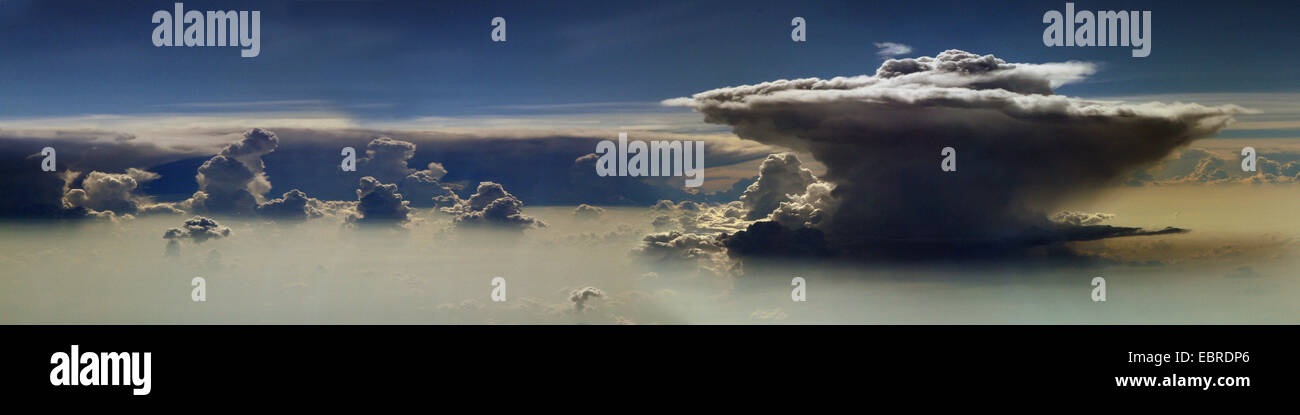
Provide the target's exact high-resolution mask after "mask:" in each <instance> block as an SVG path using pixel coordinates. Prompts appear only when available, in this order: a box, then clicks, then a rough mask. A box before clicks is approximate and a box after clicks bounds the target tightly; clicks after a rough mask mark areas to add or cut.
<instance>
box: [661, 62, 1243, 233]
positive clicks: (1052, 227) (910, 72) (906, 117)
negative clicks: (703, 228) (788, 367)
mask: <svg viewBox="0 0 1300 415" xmlns="http://www.w3.org/2000/svg"><path fill="white" fill-rule="evenodd" d="M1093 70H1094V69H1093V67H1092V66H1091V65H1088V64H1083V63H1074V62H1071V63H1056V64H1020V63H1017V64H1010V63H1006V62H1004V61H1002V60H1001V59H997V58H995V57H993V56H991V55H984V56H978V55H975V54H971V53H967V52H962V51H947V52H944V53H942V54H940V55H939V56H937V57H935V58H919V59H915V60H907V59H903V60H890V61H887V62H886V63H885V64H883V65H882V66H881V69H880V70H879V71H878V72H877V74H876V75H875V76H858V77H852V78H835V79H831V80H821V79H816V78H810V79H798V80H792V81H784V80H783V81H775V82H767V83H763V84H758V85H745V86H738V87H730V88H722V89H716V90H712V91H706V92H702V93H699V94H696V95H694V96H693V97H691V98H678V99H673V100H668V101H665V103H666V104H668V105H680V106H688V107H691V108H693V109H695V110H696V111H699V112H701V113H703V114H704V116H705V120H706V121H708V122H711V123H717V124H726V125H730V126H732V127H733V131H734V132H735V133H736V134H737V135H739V136H740V137H742V138H746V139H750V140H755V141H758V142H761V143H765V144H771V145H778V146H784V147H788V148H791V149H794V150H796V151H806V152H809V153H811V154H812V155H813V157H815V158H816V159H817V161H819V162H821V163H823V164H824V165H825V166H826V168H827V170H826V174H825V176H824V177H821V179H823V180H825V181H826V184H829V186H825V185H820V184H814V185H810V187H811V186H822V187H831V188H833V190H831V191H830V193H829V195H827V196H828V197H829V198H823V197H819V198H818V200H819V201H820V203H821V204H822V206H821V207H820V208H818V209H804V211H806V212H808V213H810V214H811V213H814V211H815V213H816V214H817V215H819V218H818V219H817V220H811V219H812V218H798V216H799V215H798V213H799V210H798V209H790V210H788V211H786V212H783V214H786V216H787V217H786V218H785V220H784V221H783V223H798V222H800V220H799V219H807V220H804V221H803V222H804V223H806V224H807V226H810V227H812V228H814V229H816V230H819V231H821V232H822V233H823V234H824V238H825V240H826V243H827V246H829V247H831V249H832V250H834V251H838V252H840V253H846V254H856V253H869V252H872V251H900V250H901V251H903V252H909V251H910V252H930V253H933V254H936V255H940V254H944V253H957V252H959V251H963V250H966V248H971V247H981V246H987V247H993V249H994V250H1005V249H1013V248H1014V247H1018V246H1031V245H1037V244H1044V243H1051V242H1059V241H1069V240H1084V239H1096V238H1100V237H1105V236H1106V235H1107V233H1108V232H1109V233H1110V234H1112V235H1115V236H1122V235H1132V234H1135V233H1141V231H1140V230H1138V231H1134V230H1132V229H1130V228H1113V227H1104V226H1101V227H1076V226H1070V225H1060V224H1056V223H1053V222H1051V221H1050V220H1048V219H1047V217H1046V214H1045V212H1050V211H1054V210H1055V208H1056V205H1057V204H1058V203H1059V202H1060V201H1061V200H1062V199H1063V198H1065V197H1066V196H1070V195H1076V194H1079V193H1082V192H1089V191H1093V190H1096V189H1099V188H1101V187H1102V186H1105V185H1109V184H1113V183H1116V182H1118V181H1119V180H1120V179H1121V178H1122V177H1124V176H1125V175H1127V174H1129V173H1131V172H1133V171H1135V170H1137V169H1138V168H1140V167H1143V166H1146V165H1150V164H1151V163H1154V162H1156V161H1158V160H1161V159H1162V158H1164V157H1165V156H1167V155H1168V154H1170V153H1171V152H1172V151H1174V150H1175V149H1177V148H1179V147H1182V146H1184V145H1186V144H1188V143H1190V142H1191V141H1192V140H1194V139H1197V138H1201V137H1205V136H1208V135H1212V134H1214V133H1215V132H1217V131H1219V130H1220V129H1222V128H1223V127H1224V126H1226V125H1227V123H1228V122H1230V120H1231V116H1232V115H1233V114H1236V113H1239V112H1241V111H1242V109H1241V108H1240V107H1236V106H1223V107H1206V106H1201V105H1197V104H1182V103H1175V104H1162V103H1154V102H1153V103H1145V104H1126V103H1118V102H1103V101H1090V100H1083V99H1078V98H1070V97H1064V96H1059V95H1054V94H1053V92H1052V89H1051V88H1052V87H1053V86H1057V85H1060V84H1063V83H1068V82H1073V81H1077V80H1079V79H1081V77H1082V76H1084V75H1087V74H1090V73H1091V72H1093ZM945 147H953V148H955V149H956V151H957V164H956V165H957V171H955V172H944V171H941V169H940V161H941V156H940V150H941V149H943V148H945ZM810 190H811V189H810ZM805 196H812V195H810V194H809V195H805ZM791 207H796V206H791ZM778 210H779V208H778ZM1157 232H1165V231H1157ZM749 234H762V235H771V232H758V233H753V232H751V233H749ZM749 234H747V235H749ZM804 236H806V235H804ZM768 237H769V238H770V237H771V236H768ZM730 243H731V244H737V243H739V242H736V241H732V242H730ZM753 245H755V246H761V245H763V244H762V243H756V244H753ZM899 247H902V248H901V249H900V248H899ZM909 247H911V248H909ZM913 248H914V249H913Z"/></svg>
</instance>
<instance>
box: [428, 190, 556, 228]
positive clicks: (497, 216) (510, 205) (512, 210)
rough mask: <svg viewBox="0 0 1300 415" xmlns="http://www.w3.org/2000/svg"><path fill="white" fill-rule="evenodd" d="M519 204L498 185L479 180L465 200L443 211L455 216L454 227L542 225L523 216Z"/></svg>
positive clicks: (515, 198) (522, 226) (542, 223)
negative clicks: (475, 188)
mask: <svg viewBox="0 0 1300 415" xmlns="http://www.w3.org/2000/svg"><path fill="white" fill-rule="evenodd" d="M523 207H524V202H523V201H521V200H519V198H517V197H515V196H514V195H512V194H510V192H507V191H506V189H505V188H504V187H502V186H501V185H500V184H497V183H493V182H482V183H479V184H478V189H477V190H476V191H475V192H474V195H472V196H470V198H469V199H466V200H464V201H462V202H461V203H459V204H457V205H456V206H454V207H449V208H443V211H444V212H447V213H451V214H453V215H455V216H456V217H455V219H454V221H455V223H456V225H457V226H480V225H488V226H494V227H498V228H503V229H518V230H523V229H527V228H531V227H544V226H546V223H544V222H542V221H541V220H539V219H535V218H533V217H531V216H527V215H524V214H523Z"/></svg>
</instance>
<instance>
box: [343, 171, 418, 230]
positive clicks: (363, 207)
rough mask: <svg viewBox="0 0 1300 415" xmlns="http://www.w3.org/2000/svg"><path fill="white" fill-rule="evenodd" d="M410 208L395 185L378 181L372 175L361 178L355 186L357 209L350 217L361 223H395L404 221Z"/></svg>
mask: <svg viewBox="0 0 1300 415" xmlns="http://www.w3.org/2000/svg"><path fill="white" fill-rule="evenodd" d="M410 212H411V208H409V207H407V202H406V200H403V199H402V194H401V193H398V192H397V185H395V184H384V183H380V182H379V180H376V179H375V178H374V177H370V176H366V177H362V178H361V183H360V186H359V187H358V188H357V211H356V216H354V217H353V218H352V219H353V220H354V221H355V222H357V223H361V224H396V223H402V222H406V221H407V220H408V215H409V214H410Z"/></svg>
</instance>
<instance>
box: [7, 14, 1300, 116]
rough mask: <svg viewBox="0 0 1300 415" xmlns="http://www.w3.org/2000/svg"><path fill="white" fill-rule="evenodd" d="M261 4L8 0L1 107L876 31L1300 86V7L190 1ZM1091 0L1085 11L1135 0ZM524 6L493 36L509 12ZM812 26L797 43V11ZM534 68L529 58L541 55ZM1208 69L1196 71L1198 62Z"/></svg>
mask: <svg viewBox="0 0 1300 415" xmlns="http://www.w3.org/2000/svg"><path fill="white" fill-rule="evenodd" d="M185 5H186V8H187V10H229V9H235V10H260V11H261V12H262V36H263V39H262V52H261V55H260V56H258V57H256V58H251V59H231V58H230V57H231V55H232V54H235V52H234V51H233V49H230V48H193V49H172V48H156V47H154V46H153V45H152V44H151V43H150V41H149V37H150V33H151V31H152V29H153V28H154V26H155V25H154V24H153V23H151V22H150V21H149V18H150V16H151V15H152V12H153V11H154V10H160V9H168V10H170V8H171V6H172V2H158V1H126V2H123V1H102V2H91V3H86V2H66V1H15V0H5V1H0V27H2V28H3V29H4V31H5V33H9V35H7V36H4V37H3V38H0V50H3V51H4V54H5V59H3V61H0V118H22V117H59V116H72V115H85V114H151V113H195V112H202V113H213V112H216V113H221V112H236V111H258V112H269V111H277V112H320V111H325V112H330V113H338V114H342V115H345V116H346V117H349V118H352V119H360V120H368V121H384V122H391V121H398V120H408V119H412V118H418V117H457V116H470V115H497V116H505V115H521V114H522V115H538V114H556V113H573V112H611V111H617V110H620V109H622V110H626V109H627V108H628V106H640V107H641V108H643V109H645V110H651V111H659V110H660V109H658V108H656V106H655V105H654V104H655V103H657V102H659V101H660V100H663V99H667V98H673V97H679V96H688V95H690V94H693V93H696V92H699V91H704V90H708V89H712V88H717V87H721V86H730V85H738V84H752V83H757V82H762V81H767V80H773V79H788V78H797V77H808V76H817V77H822V78H830V77H834V76H852V75H858V74H870V73H871V72H872V70H873V69H874V68H875V67H876V66H878V65H879V64H880V62H881V60H882V57H881V56H879V55H877V48H876V46H875V43H879V42H897V43H901V44H905V45H909V46H910V47H911V48H912V50H913V51H914V53H913V54H915V55H929V56H933V55H935V54H937V53H938V52H941V51H943V50H946V49H962V50H967V51H973V52H976V53H981V54H983V53H994V54H996V55H998V56H999V57H1001V58H1003V59H1007V60H1008V61H1011V62H1057V61H1067V60H1086V61H1090V62H1096V63H1098V64H1100V65H1101V67H1102V70H1101V71H1100V73H1099V74H1098V75H1097V76H1095V77H1091V78H1090V79H1089V80H1088V81H1087V82H1085V83H1081V84H1076V85H1070V86H1068V87H1066V88H1064V89H1061V90H1060V91H1058V92H1060V93H1064V94H1070V95H1079V96H1131V95H1167V94H1179V93H1224V92H1232V93H1277V92H1295V91H1296V90H1297V89H1298V88H1300V81H1298V80H1297V79H1296V77H1295V76H1293V75H1292V72H1291V71H1290V70H1289V69H1288V68H1294V67H1296V66H1297V64H1300V57H1297V56H1295V55H1294V54H1289V53H1277V51H1286V50H1294V49H1296V48H1297V46H1300V40H1298V39H1300V38H1298V37H1297V36H1294V34H1295V30H1294V25H1293V22H1294V21H1295V18H1297V17H1300V6H1296V5H1290V4H1284V3H1277V2H1259V3H1254V2H1245V3H1233V4H1232V5H1231V6H1226V5H1224V4H1222V3H1216V2H1142V3H1141V4H1140V7H1137V8H1140V9H1142V10H1151V11H1152V12H1153V15H1154V19H1153V26H1154V36H1153V38H1154V39H1153V49H1152V50H1153V53H1152V54H1151V56H1149V57H1147V58H1141V59H1135V58H1132V57H1130V56H1129V53H1128V52H1127V49H1126V48H1066V47H1056V48H1048V47H1045V46H1044V45H1043V44H1042V41H1041V38H1042V32H1043V29H1044V26H1045V25H1044V24H1042V23H1041V19H1042V15H1043V13H1044V12H1046V11H1047V10H1063V9H1064V2H1019V1H994V2H968V1H932V2H922V3H915V2H863V1H849V2H835V1H827V2H815V3H800V2H771V1H734V2H731V1H708V2H640V1H633V2H603V1H590V2H585V1H561V2H544V3H542V2H498V1H494V2H470V3H466V4H447V3H435V2H380V1H289V2H252V3H249V2H239V1H235V2H224V1H223V2H205V1H190V2H185ZM1133 7H1134V5H1133V4H1131V2H1115V1H1090V2H1084V3H1078V8H1079V9H1089V10H1114V9H1122V8H1133ZM495 16H502V17H505V18H506V19H507V30H508V32H507V33H508V38H507V39H508V40H507V42H504V43H493V42H492V41H491V40H490V38H489V32H490V30H491V26H490V24H489V23H490V21H491V19H492V18H493V17H495ZM794 16H800V17H803V18H805V19H806V20H807V22H808V25H809V26H808V41H807V42H804V43H795V42H791V41H790V38H789V35H790V30H791V26H790V20H791V18H792V17H794ZM525 68H526V69H525ZM1193 68H1194V70H1189V69H1193Z"/></svg>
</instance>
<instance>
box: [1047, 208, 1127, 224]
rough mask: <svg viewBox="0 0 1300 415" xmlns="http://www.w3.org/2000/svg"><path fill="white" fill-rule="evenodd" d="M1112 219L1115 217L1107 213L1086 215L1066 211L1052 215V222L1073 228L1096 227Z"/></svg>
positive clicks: (1084, 213) (1085, 213)
mask: <svg viewBox="0 0 1300 415" xmlns="http://www.w3.org/2000/svg"><path fill="white" fill-rule="evenodd" d="M1114 217H1115V215H1112V214H1109V213H1100V212H1099V213H1087V212H1075V211H1070V210H1067V211H1063V212H1057V213H1056V214H1055V215H1052V222H1057V223H1064V224H1066V225H1074V226H1084V225H1097V224H1100V223H1102V222H1105V221H1108V220H1111V219H1113V218H1114Z"/></svg>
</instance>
